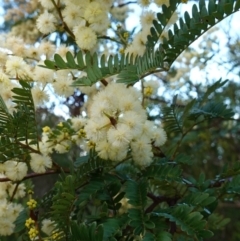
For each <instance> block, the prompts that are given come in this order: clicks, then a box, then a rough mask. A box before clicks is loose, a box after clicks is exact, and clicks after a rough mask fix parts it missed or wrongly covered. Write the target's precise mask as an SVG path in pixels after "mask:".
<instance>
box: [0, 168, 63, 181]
mask: <svg viewBox="0 0 240 241" xmlns="http://www.w3.org/2000/svg"><path fill="white" fill-rule="evenodd" d="M57 173H61V171H59V170H49V171H47V172H45V173H29V174H27V176H25V177H24V178H23V179H22V180H21V181H23V180H27V179H30V178H35V177H41V176H46V175H52V174H57ZM9 181H12V180H11V179H9V178H7V177H5V178H0V182H9Z"/></svg>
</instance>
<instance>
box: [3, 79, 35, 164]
mask: <svg viewBox="0 0 240 241" xmlns="http://www.w3.org/2000/svg"><path fill="white" fill-rule="evenodd" d="M19 83H20V85H21V86H22V88H14V89H13V90H12V92H13V93H14V95H13V97H12V98H13V102H14V103H16V106H15V110H14V111H13V113H12V114H11V113H10V112H9V110H8V109H7V107H6V105H5V103H4V101H3V99H2V98H1V97H0V160H1V161H7V160H10V159H13V158H19V159H20V158H21V159H25V157H26V155H27V154H28V153H31V152H37V153H38V147H36V146H38V135H37V126H36V122H35V109H34V103H33V99H32V95H31V86H30V84H28V83H27V82H25V81H20V82H19Z"/></svg>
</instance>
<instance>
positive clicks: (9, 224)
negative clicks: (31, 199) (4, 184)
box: [0, 198, 23, 236]
mask: <svg viewBox="0 0 240 241" xmlns="http://www.w3.org/2000/svg"><path fill="white" fill-rule="evenodd" d="M22 210H23V206H22V205H21V204H16V203H13V202H9V201H8V200H7V199H6V198H2V199H1V198H0V235H1V236H7V235H10V234H12V233H13V231H14V228H15V224H14V222H15V221H16V219H17V217H18V215H19V213H20V212H21V211H22Z"/></svg>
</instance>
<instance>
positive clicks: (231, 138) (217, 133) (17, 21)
mask: <svg viewBox="0 0 240 241" xmlns="http://www.w3.org/2000/svg"><path fill="white" fill-rule="evenodd" d="M29 2H31V1H25V0H21V1H2V3H1V4H2V10H3V11H2V18H4V16H5V21H4V22H3V24H2V25H1V28H0V30H1V32H2V33H4V32H5V33H6V32H9V31H11V30H12V29H13V28H14V26H16V25H21V24H23V26H24V23H26V22H27V21H32V23H33V25H34V17H35V13H34V12H31V11H30V12H27V13H24V14H22V15H20V16H21V17H17V16H15V18H14V16H11V11H12V9H13V8H18V7H19V5H20V4H23V5H24V4H29ZM35 3H36V4H38V2H37V1H35ZM191 3H192V1H190V3H189V4H191ZM134 5H135V4H129V7H130V8H134ZM40 9H41V6H40V5H39V11H40ZM136 14H137V13H136ZM239 18H240V14H239V12H238V13H236V14H235V16H232V17H230V18H228V19H226V20H224V21H223V22H222V23H220V24H218V25H217V26H216V27H215V28H213V29H211V30H210V33H209V32H208V33H206V34H205V35H203V36H202V37H201V38H199V39H198V41H197V42H196V43H194V44H193V45H191V46H190V47H189V48H188V49H187V50H186V51H184V52H183V54H182V55H181V56H180V57H179V58H178V59H177V61H176V63H175V64H174V65H173V66H172V68H171V69H170V70H169V72H168V73H161V74H155V75H154V76H151V77H149V79H157V80H158V81H159V83H160V88H159V90H158V94H157V95H155V96H153V97H151V98H148V99H146V100H145V105H146V106H148V113H149V119H152V120H156V121H157V122H159V121H161V120H162V110H163V108H164V107H165V106H169V105H171V103H172V99H173V96H174V95H176V94H177V95H178V97H177V102H176V104H177V105H178V106H179V107H180V108H181V106H185V105H186V103H188V102H189V101H190V100H192V99H193V98H196V97H200V96H202V95H203V93H205V92H206V89H207V86H209V85H210V84H213V83H214V82H216V81H217V80H219V78H220V77H221V78H222V79H223V80H224V79H229V81H228V82H227V83H226V84H225V85H224V86H223V87H222V88H220V89H218V90H217V92H216V94H215V95H214V99H216V100H218V101H220V102H223V103H225V104H226V105H228V106H229V107H231V108H232V109H233V110H234V111H235V115H234V118H233V119H232V120H228V121H224V120H221V119H215V120H213V121H211V120H209V121H208V122H204V124H201V125H198V126H196V128H194V129H193V130H192V131H191V133H190V134H189V135H187V137H186V138H184V139H183V141H182V143H181V146H180V148H179V150H178V152H179V153H184V155H185V156H187V157H188V159H189V160H190V163H191V170H192V173H191V175H193V176H194V177H196V178H198V177H199V175H200V174H201V173H205V178H206V179H214V177H215V176H216V175H217V174H218V173H220V172H221V171H222V170H223V169H224V167H225V166H226V165H227V166H230V167H231V166H234V163H236V161H238V162H239V161H240V31H239V30H240V29H239V22H238V26H237V27H238V31H236V23H237V21H235V24H234V19H239ZM114 21H115V20H114V19H113V22H114ZM115 23H116V24H117V21H115ZM121 24H122V28H123V29H129V26H127V24H126V23H125V22H122V23H121ZM129 32H130V33H134V27H133V28H132V29H131V31H129ZM24 34H26V33H21V34H20V33H19V35H20V36H21V35H22V36H24ZM42 37H46V38H49V39H51V40H52V41H53V42H54V43H55V44H56V45H60V44H66V45H71V46H73V50H75V49H76V48H75V46H74V45H75V43H74V42H73V41H72V39H71V38H70V37H68V36H66V35H65V34H63V33H61V32H59V33H55V34H54V35H52V36H41V35H40V34H39V33H34V36H33V37H32V41H35V42H36V43H37V42H38V41H39V40H40V39H41V38H42ZM100 45H101V44H100ZM108 47H109V48H110V47H111V48H112V47H113V48H114V49H115V50H116V51H118V46H117V45H115V44H114V43H111V42H110V41H107V40H106V41H105V46H103V44H102V48H108ZM100 49H101V48H100ZM85 100H86V98H85V94H83V93H81V91H79V90H76V92H75V93H74V95H73V96H71V97H69V98H68V99H64V100H57V99H54V100H53V101H52V102H51V103H50V104H49V105H47V106H42V107H41V108H39V109H38V110H37V122H38V123H39V130H40V129H41V128H42V127H44V126H49V127H54V126H55V125H56V123H58V122H60V121H61V120H63V119H65V118H67V116H68V115H69V116H77V115H79V114H80V113H81V112H82V109H83V108H84V103H85ZM60 104H61V105H65V106H67V107H68V108H67V109H68V113H67V114H66V115H65V116H59V115H58V114H57V111H56V109H58V108H59V105H60ZM178 137H179V136H178V134H176V133H174V132H173V133H171V134H170V135H169V136H168V142H167V144H166V145H165V146H166V147H165V149H168V148H169V146H170V145H172V143H173V142H174V141H175V140H177V138H178ZM72 155H74V153H72ZM69 158H71V157H69ZM62 160H63V161H64V160H65V161H66V159H65V157H62ZM188 168H189V167H188V165H186V168H185V172H186V173H188ZM55 178H56V177H50V176H46V178H44V182H43V181H42V179H41V178H39V180H37V179H35V180H34V184H35V190H36V196H37V197H41V196H42V195H44V193H45V192H46V190H48V189H49V188H50V187H51V185H53V183H54V180H55ZM225 200H226V201H225V202H222V203H221V204H220V205H219V207H218V213H220V214H221V215H223V216H224V217H227V218H229V219H230V220H231V224H230V225H226V226H224V227H223V228H222V230H220V231H217V232H216V233H215V236H214V237H212V238H210V239H209V241H219V240H228V241H238V240H240V221H239V214H240V200H239V199H237V198H236V200H235V199H228V198H227V197H226V199H225ZM213 219H214V218H213ZM225 221H226V220H225ZM225 221H224V222H225ZM228 221H229V220H228ZM216 225H220V226H221V225H223V223H218V224H216ZM12 238H13V237H12Z"/></svg>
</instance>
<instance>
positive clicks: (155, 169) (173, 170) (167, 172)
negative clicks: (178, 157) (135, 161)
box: [143, 164, 182, 182]
mask: <svg viewBox="0 0 240 241" xmlns="http://www.w3.org/2000/svg"><path fill="white" fill-rule="evenodd" d="M143 175H144V176H146V177H148V178H153V179H156V180H159V181H167V182H174V181H175V182H180V181H181V175H182V170H181V169H180V168H179V166H176V165H173V164H162V165H151V166H149V167H147V168H146V170H145V171H144V173H143Z"/></svg>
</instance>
